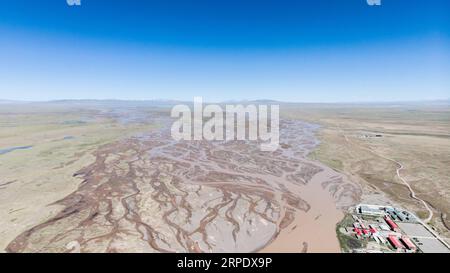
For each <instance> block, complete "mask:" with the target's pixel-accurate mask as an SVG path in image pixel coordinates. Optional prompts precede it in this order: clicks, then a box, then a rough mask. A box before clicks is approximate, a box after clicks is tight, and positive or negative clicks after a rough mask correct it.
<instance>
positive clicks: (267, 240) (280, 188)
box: [0, 101, 450, 252]
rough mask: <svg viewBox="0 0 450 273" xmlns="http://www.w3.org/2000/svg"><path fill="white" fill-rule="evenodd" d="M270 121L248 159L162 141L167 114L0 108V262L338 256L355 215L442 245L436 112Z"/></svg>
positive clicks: (209, 146)
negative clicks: (372, 216) (395, 219)
mask: <svg viewBox="0 0 450 273" xmlns="http://www.w3.org/2000/svg"><path fill="white" fill-rule="evenodd" d="M280 108H281V113H282V118H281V121H280V133H281V136H280V148H279V149H278V150H277V151H275V152H261V151H260V150H259V146H258V143H254V142H251V141H250V142H249V141H231V142H219V141H209V142H208V141H184V142H183V141H181V142H177V141H174V140H172V139H171V137H170V131H169V127H170V125H171V122H172V120H171V119H170V118H169V110H170V108H169V107H168V106H167V105H158V104H155V103H143V102H89V101H82V102H73V101H71V102H52V103H31V104H26V105H25V106H24V105H19V106H18V105H16V104H2V105H0V143H1V146H0V149H1V150H2V151H3V152H2V153H1V154H0V173H1V177H0V200H1V202H0V206H1V208H0V214H1V215H0V219H1V220H0V221H1V225H0V248H1V250H2V251H8V252H73V251H82V252H231V251H238V252H255V251H271V252H339V251H340V247H339V242H338V240H337V236H336V225H337V223H338V222H339V221H341V220H342V218H343V217H344V214H345V213H346V209H347V208H348V207H349V206H352V205H354V204H356V203H357V202H360V201H371V202H381V203H395V204H400V205H402V206H404V207H406V208H408V209H410V210H411V211H415V212H416V213H417V214H418V215H419V216H420V217H421V218H423V219H424V220H426V219H427V218H428V217H430V216H431V217H430V224H432V226H433V227H435V228H436V229H437V230H438V231H439V232H441V233H442V234H447V235H446V236H447V237H448V229H447V228H446V227H448V225H449V222H448V219H447V215H448V213H450V211H449V208H450V204H449V202H450V198H449V192H450V184H449V183H448V181H449V178H450V174H449V170H448V165H449V164H448V163H449V162H450V158H449V154H450V153H449V152H450V140H449V132H450V128H449V127H450V125H449V111H448V107H447V106H427V107H423V106H405V105H401V106H398V107H394V108H392V107H381V106H379V107H373V106H370V107H369V106H364V107H355V106H339V107H338V106H333V107H327V106H325V107H324V106H321V105H303V104H281V106H280ZM399 164H401V166H402V169H401V170H400V175H401V178H403V179H404V180H405V181H406V183H407V184H408V185H409V186H410V188H409V187H408V186H407V185H406V184H405V181H403V180H401V179H400V178H399V177H398V176H397V169H399V168H400V165H399ZM411 190H413V191H414V193H415V197H414V198H413V197H412V196H411ZM430 211H431V213H430Z"/></svg>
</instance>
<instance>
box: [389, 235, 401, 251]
mask: <svg viewBox="0 0 450 273" xmlns="http://www.w3.org/2000/svg"><path fill="white" fill-rule="evenodd" d="M388 241H389V243H391V245H392V246H393V247H394V248H395V249H403V248H404V247H403V245H402V244H401V243H400V241H399V240H398V238H397V237H396V236H395V235H389V236H388Z"/></svg>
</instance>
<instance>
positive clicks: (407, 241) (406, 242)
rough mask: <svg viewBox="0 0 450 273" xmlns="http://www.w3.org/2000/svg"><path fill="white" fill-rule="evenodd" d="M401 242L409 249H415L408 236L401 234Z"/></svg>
mask: <svg viewBox="0 0 450 273" xmlns="http://www.w3.org/2000/svg"><path fill="white" fill-rule="evenodd" d="M402 242H403V244H404V245H405V246H406V247H407V248H408V249H409V250H413V251H416V246H415V245H414V244H413V243H412V242H411V240H410V239H409V238H408V237H406V236H403V237H402Z"/></svg>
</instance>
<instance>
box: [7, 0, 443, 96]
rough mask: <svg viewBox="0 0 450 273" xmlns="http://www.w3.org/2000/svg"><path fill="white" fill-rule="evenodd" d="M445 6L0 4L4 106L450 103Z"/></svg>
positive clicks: (217, 1) (319, 0)
mask: <svg viewBox="0 0 450 273" xmlns="http://www.w3.org/2000/svg"><path fill="white" fill-rule="evenodd" d="M449 72H450V1H448V0H435V1H433V0H428V1H426V0H408V1H407V0H381V6H369V5H367V3H366V0H308V1H301V0H294V1H282V0H277V1H275V0H274V1H266V0H258V1H245V0H226V1H225V0H193V1H187V0H179V1H175V0H160V1H152V0H148V1H144V0H141V1H137V0H81V6H68V5H67V4H66V0H36V1H29V0H0V99H12V100H53V99H180V100H192V98H193V97H194V96H203V97H204V99H205V100H208V101H222V100H241V99H275V100H282V101H299V102H352V101H353V102H361V101H399V100H434V99H448V98H449V97H450V95H449V94H450V77H449V75H450V73H449Z"/></svg>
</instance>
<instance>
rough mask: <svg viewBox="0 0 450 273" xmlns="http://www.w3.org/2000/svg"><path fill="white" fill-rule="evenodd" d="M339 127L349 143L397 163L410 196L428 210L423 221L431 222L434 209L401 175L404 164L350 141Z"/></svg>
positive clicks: (398, 170) (398, 171)
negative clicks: (417, 194) (418, 195)
mask: <svg viewBox="0 0 450 273" xmlns="http://www.w3.org/2000/svg"><path fill="white" fill-rule="evenodd" d="M338 128H339V130H340V131H341V133H342V135H343V136H344V138H345V141H346V142H347V143H348V144H354V145H357V146H359V147H360V148H361V149H363V150H366V151H368V152H370V153H372V154H374V155H376V156H378V157H381V158H383V159H385V160H388V161H391V162H393V163H395V164H396V165H397V170H396V173H397V177H398V178H399V179H400V181H402V183H403V184H405V186H406V187H407V188H408V190H409V193H410V194H409V195H410V197H411V198H413V199H414V200H417V201H419V202H420V203H422V204H423V206H424V208H425V209H426V210H427V211H428V217H427V218H426V219H424V220H423V221H424V222H425V223H428V222H430V221H431V219H432V218H433V210H432V209H431V208H430V206H429V205H428V204H427V202H425V201H424V200H423V199H420V198H419V197H417V196H416V193H415V192H414V190H413V188H412V187H411V185H410V184H409V183H408V182H407V181H406V180H405V178H403V177H402V176H401V174H400V171H401V170H403V169H404V166H403V165H402V164H401V163H400V162H398V161H397V160H395V159H392V158H389V157H386V156H384V155H381V154H379V153H377V152H375V151H374V150H372V149H370V148H366V147H363V146H361V145H359V144H358V143H355V142H353V143H350V140H349V139H348V137H347V135H346V134H344V131H343V130H342V129H341V127H339V126H338Z"/></svg>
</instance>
